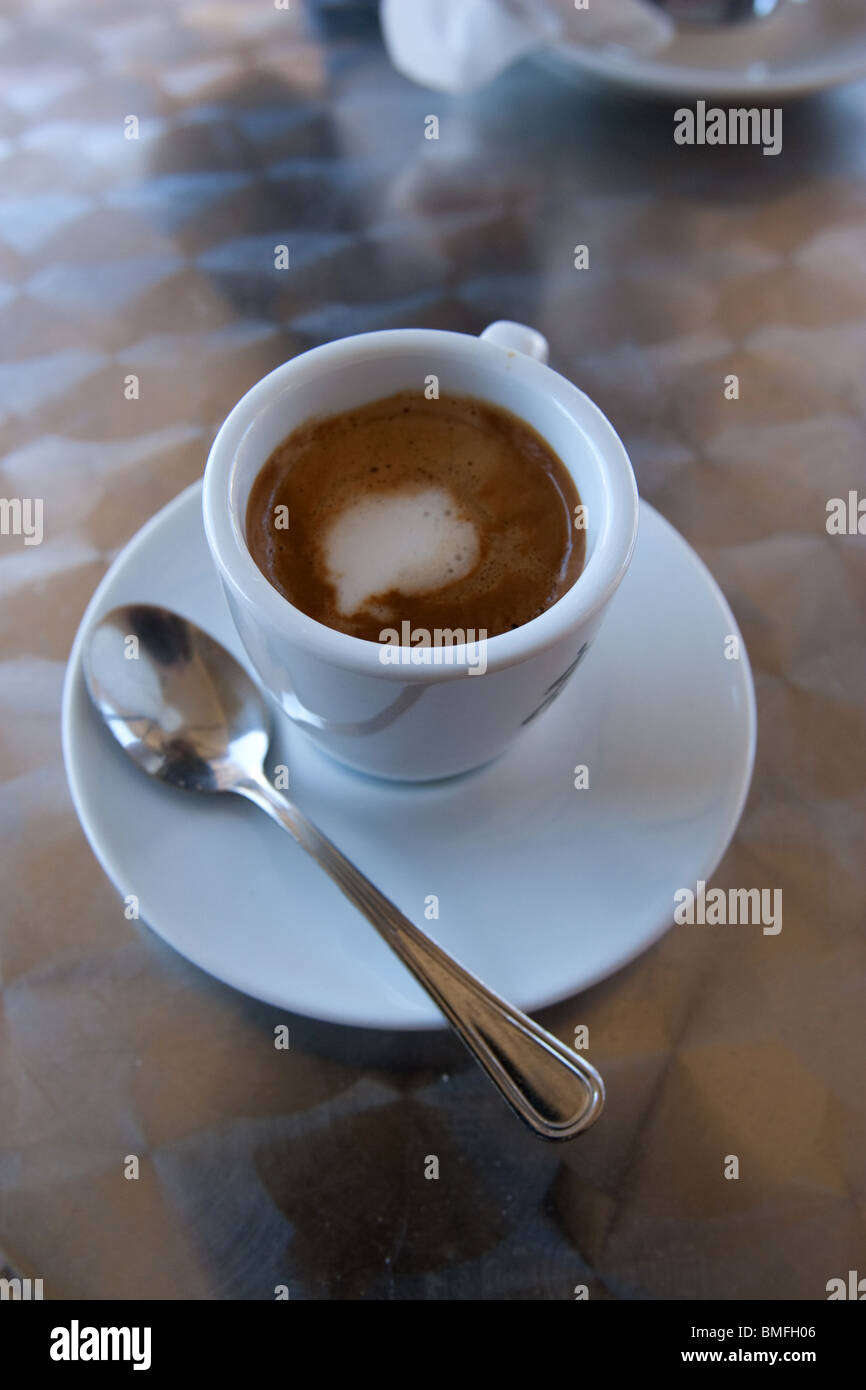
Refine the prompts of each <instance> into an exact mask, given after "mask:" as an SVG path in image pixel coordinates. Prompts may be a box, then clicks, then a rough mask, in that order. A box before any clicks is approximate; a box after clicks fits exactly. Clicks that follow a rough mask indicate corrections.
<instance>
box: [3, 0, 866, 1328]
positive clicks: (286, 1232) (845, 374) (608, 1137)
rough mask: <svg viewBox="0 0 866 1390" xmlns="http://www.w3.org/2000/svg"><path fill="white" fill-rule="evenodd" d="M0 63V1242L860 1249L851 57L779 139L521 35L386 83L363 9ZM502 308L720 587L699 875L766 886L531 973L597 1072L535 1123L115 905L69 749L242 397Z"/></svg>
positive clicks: (824, 1268)
mask: <svg viewBox="0 0 866 1390" xmlns="http://www.w3.org/2000/svg"><path fill="white" fill-rule="evenodd" d="M0 70H2V82H0V93H2V94H0V169H2V190H0V425H2V431H3V457H2V479H0V492H2V495H3V496H4V497H5V498H13V497H22V496H29V497H42V498H44V536H43V539H42V543H41V544H39V545H32V546H28V547H25V546H24V545H23V544H22V539H21V537H20V536H16V535H4V536H2V537H0V547H2V549H0V584H2V606H0V623H2V629H3V648H2V663H0V707H2V731H3V732H2V741H3V770H2V776H3V781H2V786H0V818H2V849H0V853H2V858H3V867H2V874H3V878H2V882H3V895H2V914H0V915H2V925H0V1266H5V1267H6V1268H7V1271H8V1270H11V1271H13V1272H18V1273H19V1274H22V1275H30V1276H31V1277H41V1278H42V1279H43V1280H44V1286H45V1294H46V1297H80V1298H87V1299H90V1298H119V1299H132V1298H185V1299H238V1298H242V1299H272V1298H273V1297H274V1290H275V1288H276V1287H277V1286H278V1285H285V1286H287V1288H288V1289H289V1291H290V1296H291V1298H293V1299H294V1298H300V1299H490V1300H494V1299H495V1300H500V1299H530V1300H548V1299H568V1300H572V1299H574V1298H575V1296H576V1293H575V1291H576V1290H577V1291H578V1294H580V1292H582V1290H583V1289H585V1290H586V1292H587V1293H588V1296H589V1297H590V1298H591V1299H687V1298H697V1299H707V1298H723V1299H740V1298H751V1297H754V1298H764V1299H771V1298H772V1299H780V1298H791V1299H803V1300H808V1299H822V1298H825V1297H826V1293H825V1289H826V1283H827V1281H828V1280H829V1279H831V1278H833V1277H838V1276H842V1277H845V1276H846V1274H847V1271H848V1270H849V1269H856V1268H858V1260H860V1266H859V1267H860V1268H861V1269H862V1211H863V1196H864V1187H863V1184H864V1165H863V1149H864V1128H866V1126H864V1112H863V1088H862V1057H863V1043H864V1037H863V1007H862V997H863V983H864V973H866V972H864V947H863V937H862V921H863V903H864V890H863V875H862V849H863V843H864V822H866V799H864V766H866V760H864V744H866V737H864V701H863V689H864V667H866V663H864V614H863V592H864V582H863V581H864V568H866V558H864V557H866V550H864V543H863V539H862V537H861V536H858V535H857V534H845V535H831V534H829V533H828V530H827V526H826V520H827V503H828V501H829V500H830V499H832V498H835V497H841V498H845V499H847V498H848V494H849V491H851V490H855V491H856V490H858V489H859V493H860V494H861V495H862V493H863V491H864V458H866V449H864V443H866V440H864V410H866V391H864V380H866V264H864V250H863V248H864V244H866V183H864V178H863V174H864V163H866V89H864V87H863V86H854V87H849V88H847V89H843V90H840V91H838V92H835V93H831V94H827V95H825V96H823V97H820V98H815V99H812V100H810V101H809V102H806V103H803V104H800V105H792V106H790V107H787V108H786V109H785V113H784V145H783V149H782V152H781V154H779V155H778V156H776V157H765V156H763V155H762V153H761V150H760V148H754V147H733V148H714V149H709V148H703V149H699V148H690V147H686V146H678V145H676V144H675V143H674V140H673V134H672V132H673V113H672V109H671V108H670V107H669V106H665V105H662V104H659V105H646V104H642V103H639V102H637V101H632V100H630V99H628V98H626V97H621V96H619V97H616V98H615V99H614V98H613V97H609V96H606V95H605V94H604V93H598V92H593V91H590V90H579V89H578V88H577V87H575V86H572V85H570V84H569V83H568V82H567V81H566V80H565V79H558V78H556V77H554V76H553V75H551V73H549V72H548V71H546V70H543V69H542V68H541V67H540V66H535V65H534V64H532V63H530V62H526V63H524V64H522V65H520V66H519V67H517V68H515V69H514V70H512V71H511V72H510V73H508V74H506V75H505V76H503V77H502V78H501V79H499V80H498V81H497V82H496V83H495V84H494V85H493V86H492V87H490V88H488V89H487V90H485V91H483V92H481V93H478V94H475V95H472V96H465V97H444V96H441V95H439V94H434V93H431V92H429V91H424V90H422V89H420V88H417V87H414V86H412V85H410V84H409V83H408V82H407V81H405V80H404V79H403V78H401V77H400V76H399V75H397V74H396V73H395V72H394V71H393V70H392V69H391V67H390V65H389V63H388V61H387V58H386V57H385V54H384V52H383V50H382V47H381V43H380V40H379V38H378V32H377V28H376V23H375V14H374V12H373V11H372V10H371V9H370V8H369V7H368V6H356V5H351V4H345V5H330V6H318V7H316V8H310V7H307V8H304V7H303V6H302V5H300V4H293V5H292V6H291V8H290V10H289V11H282V10H277V9H275V8H274V7H273V6H268V5H258V4H252V3H242V2H241V0H223V3H220V4H182V3H167V0H142V3H140V4H138V5H136V6H134V7H132V8H131V9H130V8H127V7H120V9H118V7H117V6H115V5H111V4H109V3H107V2H106V3H102V0H94V2H93V3H87V0H69V3H67V4H64V5H63V6H61V5H58V4H56V3H50V2H49V0H39V2H38V3H37V2H36V0H34V2H33V3H30V4H18V5H13V6H12V7H11V9H10V10H9V11H7V13H6V16H5V18H4V19H3V21H2V24H0ZM431 115H435V116H436V117H437V119H438V126H439V138H438V140H432V139H427V138H425V131H427V130H429V129H430V123H429V121H428V120H427V118H428V117H430V116H431ZM283 244H284V245H286V246H288V248H289V251H290V269H289V271H288V272H285V271H280V270H278V269H276V268H275V266H274V248H275V246H277V245H283ZM578 245H586V246H587V247H588V248H589V266H588V268H587V269H585V270H577V269H575V265H574V259H575V256H574V249H575V247H576V246H578ZM496 318H513V319H517V320H521V321H524V322H527V323H531V324H533V325H534V326H535V327H537V328H538V329H540V330H541V331H542V332H543V333H544V334H545V335H546V336H547V337H548V338H549V341H550V344H551V351H552V362H553V365H554V366H555V367H556V368H557V369H558V370H559V371H561V372H563V373H564V374H566V375H567V376H569V377H571V378H572V379H573V380H574V381H576V382H577V383H578V385H580V386H581V387H582V388H583V389H585V390H586V391H587V392H588V394H589V395H591V396H592V397H593V398H594V399H595V400H596V401H597V402H598V404H599V405H600V406H601V408H602V409H603V410H604V411H605V412H606V413H607V414H608V415H609V417H610V419H611V420H612V421H613V423H614V425H615V426H616V428H617V429H618V431H619V433H620V434H621V436H622V438H623V440H624V442H625V444H626V446H627V448H628V449H629V451H630V453H631V456H632V459H633V462H634V467H635V471H636V474H637V478H638V483H639V487H640V490H641V493H642V495H643V496H644V497H645V498H647V499H648V500H649V501H650V502H652V503H653V504H654V505H655V506H656V507H657V508H658V509H659V510H660V511H661V512H662V513H663V514H664V516H666V517H667V518H668V519H669V520H670V521H671V522H672V523H673V524H674V525H675V526H676V527H677V528H678V529H679V530H680V531H681V532H682V533H683V534H684V535H685V536H686V538H687V539H688V540H689V541H690V542H691V544H692V545H693V546H694V547H695V548H696V549H697V551H698V553H699V554H700V555H701V556H702V558H703V559H704V560H705V561H706V563H707V564H708V565H709V567H710V569H711V570H712V572H713V574H714V575H715V576H716V578H717V579H718V581H719V583H720V584H721V585H722V587H723V589H724V591H725V593H726V595H727V596H728V599H729V600H730V603H731V605H732V607H733V609H734V612H735V614H736V616H737V619H738V622H739V623H740V625H741V628H742V631H743V633H744V635H745V638H746V642H747V645H748V648H749V653H750V657H751V661H752V664H753V669H754V673H755V680H756V687H757V696H758V710H759V747H758V759H757V766H756V772H755V779H754V784H753V789H752V793H751V796H750V799H749V802H748V805H747V808H746V812H745V815H744V818H743V821H742V824H741V826H740V829H739V831H738V833H737V836H736V838H735V841H734V844H733V846H732V848H731V849H730V850H729V852H728V854H727V855H726V857H725V859H724V860H723V862H722V864H721V865H720V867H719V869H718V871H717V873H716V875H715V876H714V880H713V882H714V883H715V884H717V885H719V886H721V887H723V888H726V889H727V888H729V887H752V886H755V885H757V886H760V887H765V888H768V889H775V888H781V889H782V890H783V894H784V927H783V930H782V931H781V932H780V933H779V934H778V935H777V936H768V935H764V934H763V933H762V932H761V931H760V930H759V929H755V928H750V927H727V928H723V927H711V926H703V927H701V926H694V927H673V928H672V929H671V931H670V932H669V933H668V935H667V936H666V937H665V938H664V939H663V940H662V941H661V942H660V943H659V944H658V945H657V946H655V947H654V948H653V949H652V950H651V951H650V952H648V953H647V954H646V955H645V956H644V957H642V958H641V959H639V960H637V961H635V962H634V963H633V964H632V965H630V966H629V967H627V968H626V969H624V970H622V971H621V972H620V973H619V974H617V975H616V976H614V977H613V978H611V979H609V980H607V981H606V982H605V983H603V984H600V985H598V986H596V987H595V988H593V989H592V990H590V991H589V992H588V993H586V994H584V995H582V996H581V997H580V998H577V999H574V1000H571V1001H569V1002H568V1003H565V1004H562V1005H560V1006H557V1007H556V1008H554V1009H551V1010H549V1011H547V1012H546V1013H545V1015H544V1020H543V1021H544V1022H545V1024H546V1026H548V1027H549V1028H551V1029H552V1030H553V1031H554V1032H556V1033H557V1034H558V1036H560V1037H561V1038H563V1039H564V1040H571V1039H572V1038H573V1036H574V1029H575V1027H576V1026H578V1025H587V1026H588V1028H589V1036H590V1042H591V1046H590V1050H589V1053H588V1055H589V1056H590V1058H591V1060H592V1061H593V1062H594V1063H595V1064H596V1065H597V1066H598V1067H599V1069H600V1071H601V1072H602V1074H603V1075H604V1077H605V1080H606V1083H607V1088H608V1103H607V1108H606V1110H605V1113H604V1115H603V1117H602V1119H601V1121H600V1122H599V1123H598V1124H597V1125H596V1126H595V1128H594V1129H593V1130H592V1131H591V1132H589V1133H588V1134H586V1135H585V1136H583V1137H581V1138H579V1139H577V1140H576V1141H574V1142H573V1143H570V1144H568V1145H565V1146H561V1147H557V1146H552V1145H545V1144H544V1143H541V1142H539V1141H538V1140H536V1139H534V1138H533V1137H532V1136H531V1135H530V1134H529V1133H527V1132H524V1130H523V1129H522V1128H521V1127H520V1125H519V1124H518V1123H517V1122H516V1121H515V1120H514V1118H513V1117H512V1116H511V1114H510V1113H509V1112H508V1111H507V1110H506V1108H505V1107H504V1106H503V1105H502V1103H501V1101H500V1100H499V1098H498V1097H497V1096H496V1095H495V1094H494V1093H493V1092H492V1091H491V1090H490V1088H489V1087H488V1085H487V1083H486V1082H485V1080H484V1079H483V1077H482V1076H481V1075H480V1074H479V1073H478V1072H477V1070H476V1068H475V1067H474V1066H473V1064H472V1063H471V1061H470V1060H469V1059H468V1058H467V1057H466V1056H464V1055H463V1053H462V1052H461V1050H460V1047H459V1044H457V1043H456V1042H454V1041H453V1040H452V1039H451V1038H450V1037H449V1036H448V1035H447V1034H446V1033H442V1034H422V1035H419V1036H414V1035H413V1036H407V1035H404V1034H400V1033H381V1034H380V1033H377V1032H375V1031H372V1030H371V1031H364V1030H357V1029H351V1028H339V1027H336V1026H333V1025H325V1024H321V1023H317V1022H315V1021H313V1020H309V1019H301V1018H285V1017H283V1016H282V1015H281V1014H279V1013H278V1012H277V1011H276V1010H273V1009H270V1008H268V1007H265V1006H264V1005H260V1004H257V1003H255V1002H253V1001H251V1000H249V999H246V998H245V997H243V996H241V995H239V994H237V993H235V992H233V991H232V990H230V989H228V988H227V987H224V986H222V985H220V984H218V983H216V982H215V981H213V980H211V979H209V978H207V977H206V976H204V975H203V974H201V973H200V972H199V971H197V970H196V969H195V968H194V967H192V966H190V965H187V964H186V963H185V962H184V961H183V960H182V959H180V958H179V957H177V956H176V955H174V954H173V953H172V952H171V951H169V950H168V948H167V947H165V946H164V945H162V943H161V942H159V941H158V940H157V938H156V937H155V936H154V935H152V934H151V933H149V932H148V930H147V929H146V928H145V927H144V926H143V925H142V924H138V923H135V922H131V921H127V920H126V919H125V917H124V911H123V904H122V903H121V902H119V900H118V899H117V897H116V895H115V893H114V891H113V889H112V888H111V886H110V885H109V883H108V882H107V880H106V879H105V878H104V876H103V875H102V873H101V871H100V869H99V867H98V865H97V863H96V861H95V859H94V858H93V856H92V854H91V852H90V850H89V848H88V846H87V844H86V842H85V840H84V837H83V835H82V833H81V830H80V829H79V827H78V824H77V821H76V818H75V815H74V811H73V808H72V805H71V801H70V798H69V794H68V791H67V788H66V783H65V779H64V774H63V768H62V762H61V752H60V732H59V703H60V691H61V683H62V679H63V673H64V666H65V661H66V657H67V654H68V651H69V648H70V645H71V643H72V639H73V636H74V634H75V631H76V628H77V625H78V622H79V620H80V618H81V615H82V613H83V611H84V608H85V606H86V604H87V601H88V599H89V597H90V595H91V593H92V591H93V589H94V587H95V586H96V584H97V582H98V581H99V579H100V577H101V575H102V574H103V573H104V571H105V569H106V567H107V565H108V564H109V563H110V561H111V559H112V557H113V556H114V555H115V554H116V553H117V552H118V550H119V549H120V548H121V547H122V546H123V545H124V544H125V543H126V542H127V541H128V540H129V539H130V537H132V536H133V535H134V534H135V532H136V531H137V530H138V529H139V528H140V527H141V526H142V524H143V523H144V522H145V521H146V520H147V519H148V518H149V517H150V516H151V515H152V514H153V513H154V512H155V511H156V510H157V509H158V508H159V507H161V506H162V505H163V504H164V503H166V502H167V501H169V500H170V499H171V498H172V497H174V496H175V495H176V494H177V493H178V492H180V491H181V490H182V489H183V488H184V487H185V486H186V485H187V484H189V483H190V482H192V481H193V480H195V479H196V478H197V477H198V476H199V475H200V474H201V471H202V468H203V465H204V460H205V458H206V455H207V450H208V447H209V444H210V442H211V440H212V438H213V435H214V433H215V431H216V429H217V428H218V426H219V424H220V422H221V420H222V419H223V417H224V415H225V414H226V412H227V411H228V409H229V408H230V407H231V405H232V404H233V403H234V402H235V400H236V399H237V398H238V397H239V396H240V395H241V394H242V392H243V391H245V390H246V389H247V388H248V387H249V386H250V385H251V384H252V383H253V382H254V381H256V380H257V379H258V378H259V377H260V376H262V375H263V374H264V373H265V372H267V371H269V370H270V369H271V368H272V367H274V366H275V365H277V364H278V363H280V362H282V361H283V360H285V359H286V358H287V357H288V356H290V355H292V354H294V353H297V352H300V351H303V350H304V349H305V348H308V347H310V346H313V345H315V344H318V343H321V342H324V341H327V340H328V339H330V338H332V337H337V336H342V335H344V334H347V333H353V332H359V331H364V330H367V329H375V328H381V327H386V326H402V325H421V326H427V327H440V328H449V329H457V330H461V331H465V332H472V333H474V332H478V331H480V330H481V329H482V328H483V327H484V326H485V324H486V323H488V322H489V321H490V320H492V319H496ZM731 376H736V377H737V379H738V382H739V395H738V398H736V399H729V398H728V396H729V395H730V391H729V392H728V395H727V396H726V390H725V385H726V380H728V379H729V378H730V377H731ZM131 377H135V378H137V380H138V383H139V389H138V399H134V398H133V399H130V398H129V391H128V390H127V386H128V382H129V379H130V378H131ZM687 659H688V657H687V654H686V653H684V660H687ZM359 929H360V928H359ZM282 1023H286V1024H288V1025H289V1026H290V1029H291V1038H292V1047H291V1049H290V1050H289V1051H279V1050H276V1049H275V1047H274V1029H275V1027H277V1026H278V1025H280V1024H282ZM129 1155H136V1156H137V1157H138V1158H139V1163H140V1176H139V1178H138V1180H137V1181H129V1180H127V1179H125V1177H124V1164H125V1162H126V1160H127V1157H128V1156H129ZM431 1155H434V1156H436V1157H437V1158H438V1161H439V1177H438V1179H436V1180H430V1179H428V1178H425V1166H426V1165H427V1160H428V1158H429V1156H431ZM730 1156H736V1157H737V1159H738V1162H739V1177H738V1179H736V1180H731V1179H726V1177H725V1169H726V1165H727V1166H729V1158H730ZM2 1272H3V1268H2V1267H0V1273H2Z"/></svg>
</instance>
